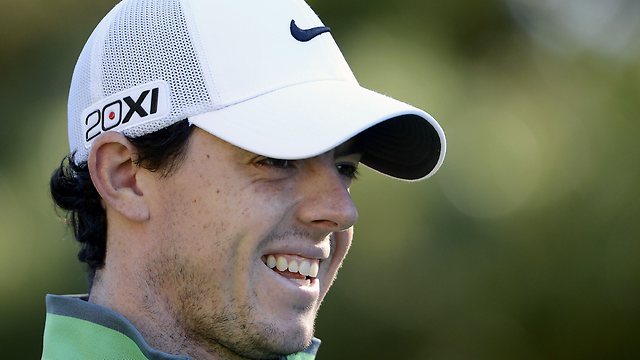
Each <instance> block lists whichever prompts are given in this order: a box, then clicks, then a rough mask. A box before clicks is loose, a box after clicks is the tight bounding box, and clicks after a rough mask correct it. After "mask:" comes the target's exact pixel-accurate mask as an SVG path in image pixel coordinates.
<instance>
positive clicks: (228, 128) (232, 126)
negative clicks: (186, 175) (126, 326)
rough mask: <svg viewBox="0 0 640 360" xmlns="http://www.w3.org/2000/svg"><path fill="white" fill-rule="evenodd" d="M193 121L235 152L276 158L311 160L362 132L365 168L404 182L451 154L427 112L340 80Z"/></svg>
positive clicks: (428, 171) (425, 172)
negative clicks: (226, 143) (235, 150)
mask: <svg viewBox="0 0 640 360" xmlns="http://www.w3.org/2000/svg"><path fill="white" fill-rule="evenodd" d="M189 119H190V122H191V123H192V124H194V125H196V126H198V127H199V128H201V129H203V130H205V131H207V132H209V133H211V134H213V135H215V136H217V137H219V138H221V139H223V140H225V141H227V142H229V143H231V144H233V145H235V146H238V147H240V148H243V149H245V150H247V151H251V152H254V153H256V154H260V155H263V156H267V157H273V158H278V159H304V158H309V157H313V156H316V155H319V154H322V153H324V152H326V151H328V150H330V149H333V148H335V147H336V146H338V145H340V144H342V143H343V142H345V141H347V140H348V139H350V138H352V137H354V136H356V135H358V134H361V135H359V136H358V137H357V138H356V142H357V144H358V146H360V148H361V149H362V151H363V157H362V163H363V164H365V165H367V166H369V167H371V168H373V169H374V170H377V171H379V172H381V173H384V174H387V175H389V176H392V177H395V178H399V179H405V180H419V179H423V178H426V177H429V176H431V175H433V174H434V173H435V172H436V171H437V170H438V168H439V167H440V166H441V164H442V162H443V161H444V156H445V152H446V140H445V136H444V132H443V131H442V128H441V127H440V125H439V124H438V123H437V122H436V120H435V119H434V118H433V117H431V116H430V115H429V114H427V113H426V112H424V111H422V110H420V109H417V108H415V107H413V106H411V105H408V104H405V103H403V102H400V101H398V100H395V99H392V98H390V97H387V96H384V95H381V94H378V93H376V92H373V91H371V90H367V89H364V88H362V87H360V86H358V85H356V84H351V83H347V82H342V81H316V82H309V83H303V84H298V85H293V86H288V87H285V88H281V89H278V90H275V91H272V92H268V93H265V94H263V95H261V96H258V97H255V98H252V99H249V100H245V101H242V102H239V103H236V104H233V105H230V106H226V107H223V108H221V109H218V110H215V111H211V112H208V113H204V114H199V115H196V116H192V117H190V118H189Z"/></svg>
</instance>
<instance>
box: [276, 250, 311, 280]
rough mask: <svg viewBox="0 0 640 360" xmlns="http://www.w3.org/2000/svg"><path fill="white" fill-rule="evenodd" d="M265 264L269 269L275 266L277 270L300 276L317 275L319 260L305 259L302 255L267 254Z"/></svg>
mask: <svg viewBox="0 0 640 360" xmlns="http://www.w3.org/2000/svg"><path fill="white" fill-rule="evenodd" d="M287 257H288V258H287ZM266 260H267V266H268V267H270V268H271V269H273V268H276V269H278V270H279V271H286V270H288V271H289V272H292V273H298V274H300V275H302V276H311V277H317V276H318V269H319V267H320V260H317V259H306V258H302V257H297V256H296V257H294V256H291V255H287V256H286V257H285V256H284V255H277V256H276V255H269V256H267V259H266Z"/></svg>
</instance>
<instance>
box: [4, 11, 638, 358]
mask: <svg viewBox="0 0 640 360" xmlns="http://www.w3.org/2000/svg"><path fill="white" fill-rule="evenodd" d="M113 5H114V2H112V1H104V0H100V1H90V2H89V1H81V0H54V1H45V0H24V1H15V0H14V1H8V0H1V9H2V10H1V11H0V43H1V48H0V72H1V74H2V76H1V80H0V108H1V109H4V110H3V116H2V126H1V127H0V144H1V147H0V149H1V150H2V151H0V230H1V231H0V260H1V261H0V264H1V265H0V324H1V325H0V339H2V340H0V341H2V342H3V344H2V349H3V353H4V354H5V355H4V356H3V357H4V358H15V359H18V358H20V359H22V358H24V359H36V358H39V355H40V352H41V346H42V329H43V324H44V314H45V307H44V296H45V294H46V293H56V294H64V293H82V292H86V286H85V275H84V271H83V267H82V266H81V265H79V264H78V262H77V261H76V255H75V254H76V251H77V249H76V246H75V244H74V241H73V238H72V236H71V233H70V232H69V231H67V230H65V227H64V224H63V222H62V221H61V220H60V216H59V215H60V214H56V211H55V209H54V207H53V205H52V202H51V200H50V198H49V195H48V179H49V175H50V173H51V171H52V170H53V169H54V167H56V166H57V164H58V163H59V161H60V160H61V158H62V157H63V156H64V155H65V154H66V152H67V151H68V147H67V142H66V95H67V91H68V87H69V82H70V77H71V73H72V70H73V66H74V64H75V60H76V58H77V56H78V54H79V53H80V50H81V48H82V46H83V44H84V41H85V40H86V38H87V37H88V36H89V34H90V32H91V30H92V29H93V27H94V26H95V25H96V24H97V23H98V21H99V20H100V19H101V17H102V16H103V15H104V14H106V12H107V11H108V10H109V9H110V8H111V7H112V6H113ZM311 5H312V7H314V9H315V10H316V11H317V12H318V13H319V14H320V16H321V17H322V19H323V21H324V22H325V24H326V25H328V26H331V28H332V32H333V36H334V37H335V38H336V41H337V42H338V44H339V45H340V47H341V48H342V50H343V52H344V54H345V56H346V58H347V60H348V61H349V63H350V65H351V67H352V69H353V71H354V73H355V74H356V76H357V77H358V79H359V80H360V82H361V84H362V85H364V86H366V87H369V88H373V89H375V90H378V91H380V92H383V93H386V94H389V95H391V96H394V97H396V98H399V99H402V100H405V101H407V102H409V103H412V104H414V105H416V106H419V107H423V108H425V109H427V111H429V112H430V113H431V114H432V115H433V116H434V117H436V118H437V119H439V121H440V122H441V124H442V126H443V127H444V129H445V132H446V134H447V138H448V154H447V160H446V162H445V165H444V167H443V168H442V170H441V171H440V172H439V173H438V174H437V175H436V176H435V177H433V178H432V179H430V180H428V181H426V182H421V183H398V182H395V181H392V180H389V179H387V178H385V177H383V176H382V175H379V174H376V173H373V172H370V171H364V172H363V175H362V176H361V180H359V182H358V183H357V184H356V185H355V186H354V188H353V194H354V197H355V198H356V201H357V202H358V204H359V206H360V215H361V220H360V222H359V224H358V225H357V227H356V238H355V242H354V246H353V248H352V250H351V252H350V255H349V257H348V259H347V262H346V263H345V266H344V268H343V270H342V272H341V273H340V276H339V277H338V281H337V282H336V285H335V286H334V288H333V290H332V292H330V294H329V296H328V297H327V301H325V304H324V305H323V308H322V310H321V312H320V317H319V320H318V323H317V336H319V337H320V338H322V340H323V346H322V347H321V350H320V353H319V358H320V359H396V358H397V359H428V360H440V359H601V358H606V359H638V358H640V348H639V347H640V341H639V340H638V339H640V330H639V329H638V326H639V325H638V324H639V323H640V261H638V257H639V255H640V221H639V220H640V186H638V184H639V183H640V161H639V160H640V146H639V142H638V141H637V137H638V136H640V131H639V130H640V125H639V124H638V110H640V102H639V95H640V62H639V56H640V2H637V1H635V0H609V1H606V2H605V1H598V0H557V1H552V0H475V1H458V2H454V1H449V2H442V1H416V0H396V1H381V0H368V1H364V0H351V1H338V0H323V1H320V0H315V1H311ZM634 259H635V260H634Z"/></svg>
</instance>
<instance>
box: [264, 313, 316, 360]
mask: <svg viewBox="0 0 640 360" xmlns="http://www.w3.org/2000/svg"><path fill="white" fill-rule="evenodd" d="M313 333H314V321H313V320H311V321H307V319H296V320H292V321H287V322H286V326H283V327H280V329H279V330H278V331H275V332H273V333H272V334H270V335H272V336H268V337H269V338H270V339H269V340H267V341H268V342H269V345H267V346H270V347H271V348H272V349H273V351H274V352H275V353H277V354H278V355H288V354H293V353H296V352H299V351H302V350H304V349H306V348H307V347H308V346H309V345H310V344H311V338H312V337H313Z"/></svg>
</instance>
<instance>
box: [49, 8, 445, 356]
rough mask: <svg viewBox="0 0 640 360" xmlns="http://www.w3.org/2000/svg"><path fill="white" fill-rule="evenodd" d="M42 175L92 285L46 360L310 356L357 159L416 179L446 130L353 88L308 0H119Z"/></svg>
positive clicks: (86, 59)
mask: <svg viewBox="0 0 640 360" xmlns="http://www.w3.org/2000/svg"><path fill="white" fill-rule="evenodd" d="M68 121H69V142H70V147H71V154H70V155H69V156H68V157H67V158H66V159H65V160H64V161H63V162H62V164H61V166H60V168H59V169H57V170H56V171H55V172H54V174H53V176H52V179H51V191H52V195H53V198H54V200H55V201H56V203H57V204H58V206H60V207H61V208H63V209H66V210H68V211H69V220H70V222H71V224H72V226H73V228H74V234H75V236H76V239H77V240H78V241H79V242H80V243H81V250H80V253H79V258H80V260H81V261H84V262H86V263H87V264H88V267H89V280H90V293H89V295H88V296H84V297H83V296H80V297H74V296H53V295H49V296H48V297H47V322H46V326H45V334H44V350H43V359H243V358H249V359H267V358H269V359H274V358H288V359H312V358H313V357H314V354H315V352H316V351H317V348H318V344H319V340H317V339H315V338H313V327H314V321H315V317H316V313H317V311H318V308H319V306H320V304H321V302H322V299H323V298H324V296H325V295H326V293H327V291H328V290H329V287H330V286H331V284H332V282H333V280H334V278H335V276H336V273H337V271H338V269H339V267H340V265H341V263H342V261H343V259H344V257H345V255H346V254H347V251H348V249H349V246H350V244H351V241H352V234H353V233H352V227H353V225H354V223H355V222H356V220H357V217H358V215H357V211H356V208H355V206H354V204H353V202H352V200H351V197H350V195H349V187H350V185H351V182H352V180H353V179H354V178H355V176H356V173H357V167H358V164H359V163H360V162H362V163H363V164H365V165H367V166H369V167H371V168H373V169H375V170H378V171H380V172H382V173H385V174H387V175H390V176H393V177H396V178H400V179H407V180H416V179H421V178H425V177H428V176H430V175H432V174H433V173H434V172H435V171H436V170H437V169H438V168H439V167H440V165H441V164H442V161H443V159H444V153H445V138H444V134H443V132H442V129H441V128H440V126H439V125H438V124H437V122H436V121H435V120H434V119H433V118H432V117H431V116H429V115H428V114H427V113H425V112H424V111H422V110H419V109H416V108H414V107H412V106H410V105H407V104H404V103H401V102H399V101H396V100H393V99H391V98H388V97H385V96H382V95H379V94H377V93H374V92H371V91H369V90H366V89H363V88H361V87H360V86H359V85H358V83H357V82H356V80H355V78H354V77H353V75H352V73H351V71H350V70H349V68H348V66H347V64H346V62H345V61H344V59H343V57H342V55H341V54H340V51H339V50H338V48H337V46H336V44H335V43H334V41H333V39H332V37H331V33H330V29H329V28H327V27H325V26H324V25H323V24H322V23H321V22H320V20H319V19H318V18H317V16H316V15H315V14H314V13H313V11H312V10H311V9H310V8H309V7H308V6H307V5H306V4H305V3H304V2H302V1H301V0H273V1H264V0H233V1H230V0H215V1H214V0H125V1H123V2H121V3H120V4H118V5H117V6H116V7H115V8H114V9H113V10H112V11H111V12H110V13H109V14H108V15H106V17H105V18H104V19H103V20H102V22H101V23H100V24H99V25H98V27H97V28H96V29H95V30H94V32H93V34H92V35H91V37H90V38H89V40H88V41H87V44H86V45H85V47H84V49H83V51H82V53H81V55H80V58H79V60H78V63H77V65H76V68H75V71H74V74H73V79H72V83H71V90H70V95H69V119H68Z"/></svg>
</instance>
